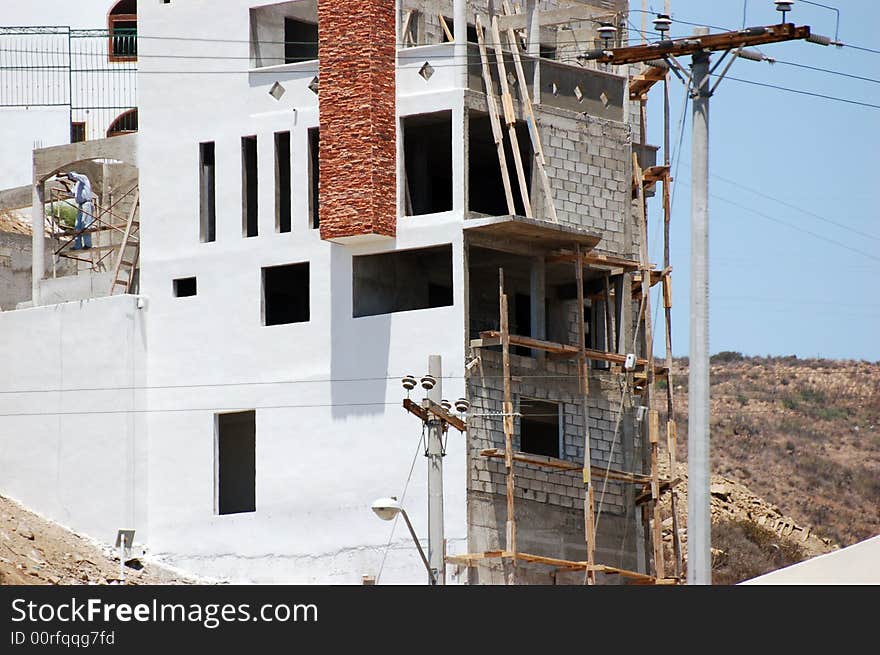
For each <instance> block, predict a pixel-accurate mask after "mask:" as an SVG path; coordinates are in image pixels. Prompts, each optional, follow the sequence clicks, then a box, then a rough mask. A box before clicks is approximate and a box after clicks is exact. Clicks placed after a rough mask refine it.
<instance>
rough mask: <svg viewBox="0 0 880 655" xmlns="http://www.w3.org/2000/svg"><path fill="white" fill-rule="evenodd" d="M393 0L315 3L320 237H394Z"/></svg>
mask: <svg viewBox="0 0 880 655" xmlns="http://www.w3.org/2000/svg"><path fill="white" fill-rule="evenodd" d="M394 24H395V9H394V0H357V1H354V0H318V47H319V52H318V56H319V58H320V67H319V81H320V89H319V102H320V128H321V132H320V154H319V159H320V190H319V194H320V217H319V218H320V228H321V238H322V239H339V238H345V237H356V236H366V235H384V236H388V237H393V236H394V234H395V228H396V223H397V220H396V219H397V202H396V201H397V176H396V159H397V146H396V141H395V139H396V117H395V101H396V88H395V81H394V71H395V64H396V61H395V58H396V41H397V38H396V33H395V25H394Z"/></svg>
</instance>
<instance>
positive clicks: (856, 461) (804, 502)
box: [657, 352, 880, 581]
mask: <svg viewBox="0 0 880 655" xmlns="http://www.w3.org/2000/svg"><path fill="white" fill-rule="evenodd" d="M687 372H688V371H687V361H686V360H677V361H676V362H675V366H674V370H673V377H672V381H673V385H674V386H673V391H674V394H675V404H676V421H677V423H678V428H679V452H678V458H679V461H681V462H685V461H686V460H687V384H688V380H687ZM659 391H660V393H658V398H657V402H658V405H657V406H658V409H661V410H663V409H665V390H664V389H660V390H659ZM711 398H712V400H711V403H712V431H711V438H712V443H711V448H712V472H713V487H714V489H715V492H713V498H712V506H713V521H714V522H716V523H717V525H718V526H722V525H723V527H721V528H720V529H719V528H718V527H716V529H715V531H714V533H713V541H714V545H715V546H716V547H717V549H718V550H717V551H716V553H715V554H716V556H717V562H716V563H717V564H718V567H717V570H716V579H718V578H720V579H721V580H724V581H736V580H735V578H736V577H737V576H736V575H735V574H732V577H727V574H722V573H721V569H723V568H724V566H725V565H727V564H730V557H731V556H733V555H734V552H735V551H737V552H738V551H742V550H743V549H745V548H746V542H749V543H750V544H751V545H750V546H749V547H751V546H755V547H759V546H758V544H759V542H760V543H761V544H763V546H762V547H763V549H764V551H765V552H764V555H767V556H768V557H765V559H766V560H767V561H766V562H765V564H767V566H769V568H767V570H772V569H773V568H778V567H779V566H784V565H786V564H788V563H792V562H794V561H798V560H799V559H802V558H804V557H809V556H812V555H815V554H818V553H819V552H822V551H823V550H827V549H829V548H833V547H836V545H838V544H839V545H840V546H847V545H850V544H853V543H856V542H858V541H861V540H863V539H866V538H868V537H872V536H874V535H876V534H878V533H880V363H867V362H853V361H830V360H800V359H797V358H795V357H770V358H757V357H753V358H746V357H743V356H742V355H740V354H739V353H729V352H728V353H720V354H718V355H715V356H713V358H712V367H711ZM685 473H686V468H685V467H682V468H681V469H680V470H679V472H678V476H679V477H682V478H685ZM679 489H680V491H679V495H680V497H681V498H682V500H681V501H680V503H679V504H680V508H681V509H680V513H682V514H683V513H684V511H685V509H686V507H687V501H686V500H685V498H686V485H682V486H681V487H680V488H679ZM743 490H746V491H747V492H748V494H750V495H751V496H753V498H749V497H748V495H747V494H746V493H745V492H744V491H743ZM750 508H752V509H750ZM668 527H670V526H667V528H668ZM773 534H776V535H777V537H779V536H783V537H785V539H783V540H780V539H779V538H776V539H774V538H773ZM668 535H669V538H671V532H668ZM807 535H809V536H807ZM683 536H685V539H686V535H683ZM743 540H745V541H743ZM725 544H739V545H738V546H736V547H730V546H729V545H728V548H727V552H725V548H724V546H725ZM788 546H792V548H789V549H788V551H786V548H788ZM770 555H772V557H770ZM756 557H757V555H756ZM770 564H773V566H770ZM760 572H763V571H758V573H760ZM752 573H754V574H757V573H755V572H754V571H752Z"/></svg>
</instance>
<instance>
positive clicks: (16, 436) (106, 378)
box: [0, 296, 149, 543]
mask: <svg viewBox="0 0 880 655" xmlns="http://www.w3.org/2000/svg"><path fill="white" fill-rule="evenodd" d="M144 327H145V321H144V314H143V311H142V310H139V309H138V308H137V299H136V298H135V297H133V296H116V297H112V298H100V299H96V300H89V301H79V302H71V303H64V304H60V305H53V306H48V307H37V308H33V309H23V310H18V311H10V312H2V313H0V336H2V338H0V361H2V362H3V370H4V371H5V372H6V373H5V374H4V375H2V376H0V493H2V494H4V495H8V496H11V497H12V498H15V499H16V500H18V501H20V502H22V503H23V504H25V505H27V506H28V507H31V508H33V509H35V510H36V511H38V512H40V513H42V514H44V515H46V516H48V517H49V518H51V519H53V520H55V521H58V522H59V523H61V524H63V525H66V526H68V527H70V528H72V529H74V530H77V531H80V532H83V533H85V534H88V535H90V536H92V537H94V538H96V539H99V540H101V541H104V542H105V543H112V542H113V540H114V539H115V537H116V530H117V529H119V528H129V527H133V528H135V529H137V534H136V540H137V541H138V542H140V543H148V542H149V526H148V522H147V508H146V499H147V493H146V486H145V485H146V461H147V460H146V451H147V435H146V427H145V423H144V421H143V413H142V410H143V402H144V401H143V398H142V393H143V392H142V391H136V390H134V389H133V387H140V386H143V384H144V373H145V368H144V353H145V349H146V334H145V331H144ZM132 409H134V410H135V411H134V412H132V411H131V410H132Z"/></svg>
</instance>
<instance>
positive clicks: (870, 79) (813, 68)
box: [772, 59, 880, 84]
mask: <svg viewBox="0 0 880 655" xmlns="http://www.w3.org/2000/svg"><path fill="white" fill-rule="evenodd" d="M772 63H774V64H783V65H785V66H795V67H797V68H804V69H806V70H811V71H817V72H820V73H828V74H829V75H839V76H841V77H849V78H852V79H854V80H861V81H863V82H871V83H873V84H880V80H878V79H876V78H873V77H863V76H861V75H853V74H852V73H844V72H843V71H836V70H832V69H830V68H819V67H818V66H808V65H806V64H798V63H797V62H793V61H783V60H782V59H774V60H773V62H772Z"/></svg>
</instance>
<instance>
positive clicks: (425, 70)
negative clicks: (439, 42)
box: [419, 61, 434, 82]
mask: <svg viewBox="0 0 880 655" xmlns="http://www.w3.org/2000/svg"><path fill="white" fill-rule="evenodd" d="M419 75H421V76H422V77H423V78H424V79H425V82H427V81H428V80H430V79H431V76H433V75H434V67H433V66H431V64H429V63H428V62H427V61H426V62H425V63H424V64H422V67H421V68H420V69H419Z"/></svg>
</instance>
